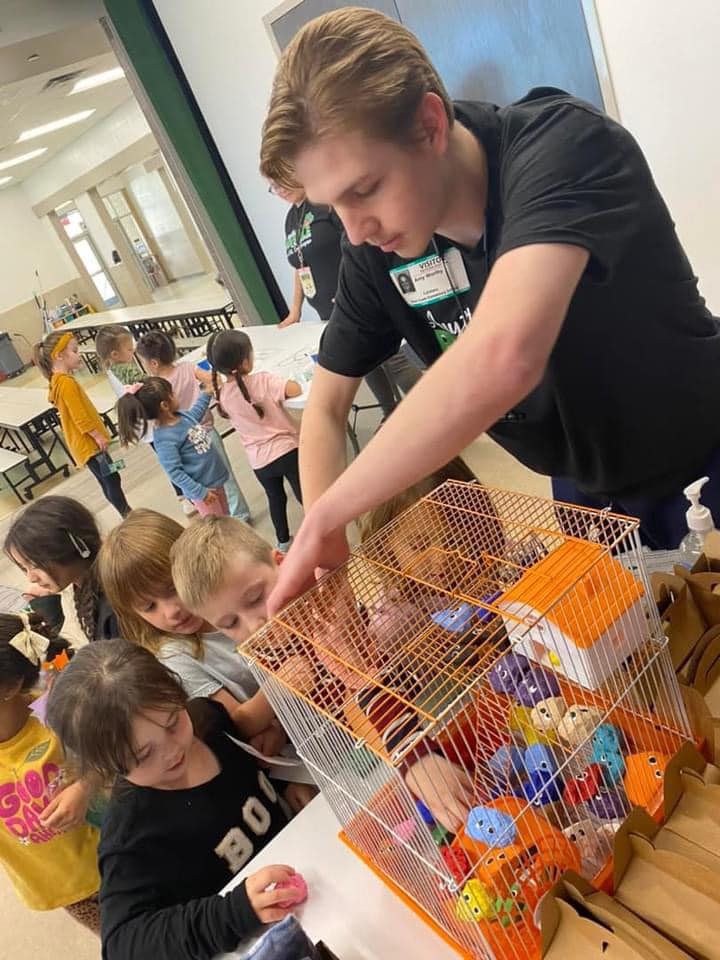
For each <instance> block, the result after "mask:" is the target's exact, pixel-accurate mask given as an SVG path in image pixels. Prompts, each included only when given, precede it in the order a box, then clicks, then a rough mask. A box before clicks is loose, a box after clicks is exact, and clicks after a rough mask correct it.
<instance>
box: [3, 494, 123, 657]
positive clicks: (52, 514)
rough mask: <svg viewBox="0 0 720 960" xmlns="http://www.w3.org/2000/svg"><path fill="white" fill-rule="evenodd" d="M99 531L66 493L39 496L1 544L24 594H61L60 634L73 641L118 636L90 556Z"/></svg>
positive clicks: (96, 545)
mask: <svg viewBox="0 0 720 960" xmlns="http://www.w3.org/2000/svg"><path fill="white" fill-rule="evenodd" d="M100 542H101V540H100V531H99V530H98V527H97V524H96V523H95V519H94V518H93V515H92V514H91V513H90V511H89V510H88V509H87V508H86V507H84V506H83V505H82V504H81V503H78V501H77V500H73V499H71V498H70V497H54V496H48V497H43V498H42V499H40V500H36V501H35V503H31V504H29V505H28V506H27V507H25V508H24V510H22V511H21V512H20V513H19V514H18V515H17V516H16V517H15V519H14V520H13V522H12V524H11V526H10V529H9V530H8V532H7V535H6V537H5V543H4V545H3V549H4V551H5V553H6V554H7V556H8V557H9V558H10V559H11V560H12V561H13V563H15V564H17V566H18V567H19V568H20V569H21V570H22V571H23V573H24V574H25V576H26V577H27V586H26V588H25V594H26V595H27V596H28V597H46V596H52V595H54V594H61V596H62V600H63V613H64V617H65V625H64V633H65V635H66V636H71V637H72V639H73V641H74V640H75V636H74V631H73V630H72V629H71V623H72V621H73V620H74V619H75V618H76V619H77V621H78V630H77V633H78V634H79V639H80V640H81V642H85V643H86V642H87V641H89V640H110V639H112V638H113V637H118V636H120V634H119V631H118V625H117V620H116V619H115V614H114V613H113V610H112V608H111V606H110V604H109V603H108V601H107V598H106V597H105V595H104V593H103V591H102V590H101V589H100V584H99V582H98V579H97V576H96V572H95V561H96V560H97V556H98V552H99V551H100Z"/></svg>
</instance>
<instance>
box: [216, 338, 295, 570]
mask: <svg viewBox="0 0 720 960" xmlns="http://www.w3.org/2000/svg"><path fill="white" fill-rule="evenodd" d="M207 359H208V362H209V363H210V366H211V367H212V382H213V388H214V390H215V396H216V397H217V401H218V404H219V405H220V410H221V411H223V412H224V413H225V415H226V416H227V417H229V419H230V423H232V425H233V427H234V428H235V431H236V433H237V435H238V436H239V437H240V441H241V443H242V445H243V446H244V447H245V452H246V453H247V456H248V460H249V461H250V466H251V467H252V468H253V470H254V471H255V476H256V477H257V478H258V480H259V481H260V483H261V484H262V486H263V487H264V489H265V493H266V494H267V498H268V505H269V507H270V517H271V519H272V522H273V526H274V527H275V536H276V537H277V545H278V550H281V551H282V552H283V553H286V552H287V551H288V550H289V549H290V542H291V538H290V530H289V527H288V519H287V495H286V493H285V484H284V481H285V480H287V481H288V483H289V484H290V487H291V488H292V492H293V493H294V494H295V497H296V498H297V500H298V502H299V503H302V496H301V494H300V475H299V472H298V428H297V424H296V423H295V422H294V421H293V420H291V419H290V417H289V416H288V415H287V413H286V412H285V409H284V407H283V404H284V402H285V400H286V399H288V398H290V397H299V396H300V394H301V393H302V387H301V386H300V384H299V383H296V382H295V381H294V380H285V379H283V378H282V377H275V376H273V375H272V374H271V373H262V372H261V373H253V372H252V369H253V360H254V357H253V348H252V344H251V342H250V338H249V337H248V335H247V334H246V333H243V331H242V330H222V331H220V332H219V333H214V334H213V335H212V336H211V337H210V339H209V340H208V345H207ZM218 374H224V376H225V377H227V380H226V381H225V382H224V383H222V384H221V382H220V378H219V376H218Z"/></svg>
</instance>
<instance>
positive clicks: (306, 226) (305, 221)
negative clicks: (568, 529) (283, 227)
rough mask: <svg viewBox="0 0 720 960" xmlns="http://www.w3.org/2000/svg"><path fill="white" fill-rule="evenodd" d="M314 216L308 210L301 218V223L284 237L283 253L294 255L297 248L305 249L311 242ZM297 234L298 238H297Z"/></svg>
mask: <svg viewBox="0 0 720 960" xmlns="http://www.w3.org/2000/svg"><path fill="white" fill-rule="evenodd" d="M314 220H315V214H314V213H313V212H312V210H308V211H307V212H306V213H305V216H304V217H303V218H302V223H301V224H298V226H297V227H294V228H293V229H292V230H290V231H289V232H288V233H287V234H286V236H285V253H295V251H296V250H297V249H298V247H301V248H302V247H306V246H307V245H308V244H309V243H311V242H312V229H311V228H312V225H313V221H314ZM298 232H299V237H298Z"/></svg>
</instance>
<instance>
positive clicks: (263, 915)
mask: <svg viewBox="0 0 720 960" xmlns="http://www.w3.org/2000/svg"><path fill="white" fill-rule="evenodd" d="M294 874H295V871H294V870H293V868H292V867H287V866H282V865H280V864H276V865H274V866H272V867H264V868H263V869H262V870H258V872H257V873H253V874H252V876H250V877H248V878H247V880H246V881H245V891H246V893H247V895H248V900H249V901H250V906H251V907H252V908H253V910H254V911H255V913H256V915H257V918H258V920H259V921H260V923H275V921H276V920H282V918H283V917H286V916H287V915H288V913H291V912H292V907H285V908H284V909H283V908H282V907H279V906H278V904H279V903H282V902H283V901H284V900H287V899H288V892H287V890H286V889H281V890H278V889H277V888H276V889H274V890H268V889H267V888H268V887H269V886H270V884H271V883H282V882H283V880H289V879H290V877H292V876H294Z"/></svg>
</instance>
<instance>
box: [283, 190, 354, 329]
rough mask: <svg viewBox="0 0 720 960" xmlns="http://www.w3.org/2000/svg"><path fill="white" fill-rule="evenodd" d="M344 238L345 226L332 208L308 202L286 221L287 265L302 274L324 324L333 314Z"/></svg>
mask: <svg viewBox="0 0 720 960" xmlns="http://www.w3.org/2000/svg"><path fill="white" fill-rule="evenodd" d="M342 236H343V228H342V224H341V223H340V220H339V219H338V217H337V215H336V214H335V212H334V211H333V210H332V209H331V208H330V207H325V206H319V205H318V204H314V203H309V202H308V201H307V200H306V201H304V202H303V203H300V204H298V205H297V206H292V207H291V208H290V210H289V211H288V215H287V217H286V218H285V251H286V253H287V258H288V262H289V263H290V265H291V266H292V267H294V268H295V269H296V270H300V271H301V274H300V277H301V280H302V283H303V291H304V293H305V299H306V300H307V301H308V303H309V304H310V306H311V307H313V309H315V310H317V312H318V313H319V314H320V319H321V320H327V319H328V318H329V317H330V314H331V313H332V308H333V303H334V301H335V293H336V292H337V285H338V273H339V271H340V261H341V259H342V247H341V241H342ZM313 291H314V293H313Z"/></svg>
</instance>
